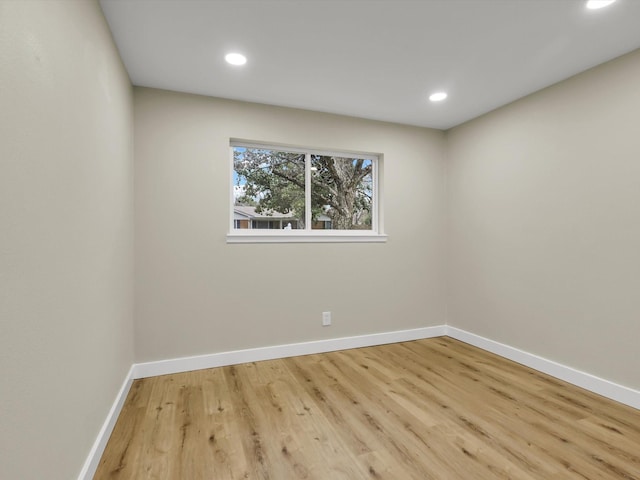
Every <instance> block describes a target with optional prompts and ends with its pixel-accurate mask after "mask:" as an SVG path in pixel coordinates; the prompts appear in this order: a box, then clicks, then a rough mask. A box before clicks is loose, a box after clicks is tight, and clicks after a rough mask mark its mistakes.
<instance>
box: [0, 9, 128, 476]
mask: <svg viewBox="0 0 640 480" xmlns="http://www.w3.org/2000/svg"><path fill="white" fill-rule="evenodd" d="M132 153H133V142H132V100H131V87H130V84H129V79H128V77H127V75H126V73H125V71H124V69H123V67H122V65H121V63H120V60H119V58H118V55H117V51H116V50H115V48H114V46H113V44H112V41H111V36H110V33H109V31H108V29H107V26H106V23H105V21H104V19H103V17H102V13H101V11H100V9H99V7H98V5H97V4H96V3H94V2H93V1H55V2H54V1H48V0H43V1H12V0H10V1H6V0H0V379H1V380H0V478H2V479H7V480H9V479H12V480H14V479H15V480H17V479H20V480H30V479H34V480H42V479H51V480H53V479H60V480H69V479H72V478H76V477H77V476H78V473H79V472H80V469H81V467H82V465H83V463H84V461H85V459H86V457H87V455H88V453H89V449H90V448H91V445H92V444H93V442H94V440H95V439H96V436H97V435H98V432H99V429H100V427H101V425H102V423H103V422H104V420H105V417H106V416H107V413H108V412H109V409H110V408H111V405H112V404H113V402H114V400H115V397H116V394H117V393H118V390H119V389H120V387H121V385H122V382H123V381H124V378H125V376H126V373H127V371H128V369H129V367H130V366H131V364H132V362H133V342H132V338H133V333H132V331H133V326H132V324H133V320H132V312H133V308H132V276H133V272H132V266H133V260H132V252H133V215H132V212H133V190H132V188H133V183H132V181H133V176H132V174H133V171H132V170H133V162H132Z"/></svg>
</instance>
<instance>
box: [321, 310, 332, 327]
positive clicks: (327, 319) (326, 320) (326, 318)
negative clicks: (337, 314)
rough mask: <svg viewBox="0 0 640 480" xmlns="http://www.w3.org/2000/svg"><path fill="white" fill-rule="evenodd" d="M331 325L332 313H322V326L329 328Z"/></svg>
mask: <svg viewBox="0 0 640 480" xmlns="http://www.w3.org/2000/svg"><path fill="white" fill-rule="evenodd" d="M329 325H331V312H322V326H323V327H328V326H329Z"/></svg>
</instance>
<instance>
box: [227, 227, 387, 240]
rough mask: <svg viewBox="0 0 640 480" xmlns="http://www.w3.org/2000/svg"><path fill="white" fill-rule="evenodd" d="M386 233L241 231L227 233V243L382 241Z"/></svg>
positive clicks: (385, 237) (385, 238)
mask: <svg viewBox="0 0 640 480" xmlns="http://www.w3.org/2000/svg"><path fill="white" fill-rule="evenodd" d="M386 241H387V235H385V234H382V233H371V232H353V231H350V232H332V233H314V232H304V231H299V232H295V233H283V232H282V231H280V230H278V231H275V232H259V233H254V232H243V233H235V232H234V233H228V234H227V243H384V242H386Z"/></svg>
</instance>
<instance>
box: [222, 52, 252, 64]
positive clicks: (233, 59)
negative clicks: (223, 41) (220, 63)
mask: <svg viewBox="0 0 640 480" xmlns="http://www.w3.org/2000/svg"><path fill="white" fill-rule="evenodd" d="M224 59H225V60H226V61H227V63H230V64H231V65H244V64H245V63H247V57H245V56H244V55H242V54H241V53H227V54H226V55H225V57H224Z"/></svg>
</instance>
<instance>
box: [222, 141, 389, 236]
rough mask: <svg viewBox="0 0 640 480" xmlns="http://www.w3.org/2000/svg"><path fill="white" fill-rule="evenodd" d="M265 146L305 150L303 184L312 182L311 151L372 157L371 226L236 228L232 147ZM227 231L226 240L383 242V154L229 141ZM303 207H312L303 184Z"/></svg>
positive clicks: (296, 151) (288, 150) (316, 153)
mask: <svg viewBox="0 0 640 480" xmlns="http://www.w3.org/2000/svg"><path fill="white" fill-rule="evenodd" d="M234 147H248V148H264V149H269V150H276V149H282V150H283V151H287V152H293V153H304V154H305V185H311V162H310V160H309V159H310V156H311V155H326V156H337V157H345V156H351V155H353V156H354V157H357V158H363V159H367V160H371V162H372V164H373V168H372V178H373V198H372V202H371V230H317V229H312V228H311V225H312V223H311V222H308V227H307V226H305V229H304V230H267V229H236V228H235V223H234V203H235V198H234V192H233V186H234V181H233V172H234V166H233V165H234V164H233V148H234ZM229 158H230V160H229V165H230V173H229V190H230V195H229V197H230V202H229V203H230V207H229V212H230V214H229V231H228V233H227V243H384V242H386V241H387V235H386V234H385V233H384V231H383V225H382V209H381V203H382V202H381V199H382V185H381V182H380V170H381V169H382V158H383V155H382V154H379V153H378V154H377V153H365V152H356V151H352V150H325V149H317V148H303V147H299V146H291V145H284V144H277V143H262V142H254V141H247V140H241V139H234V138H232V139H230V141H229ZM305 209H306V210H307V211H311V189H310V188H305Z"/></svg>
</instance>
